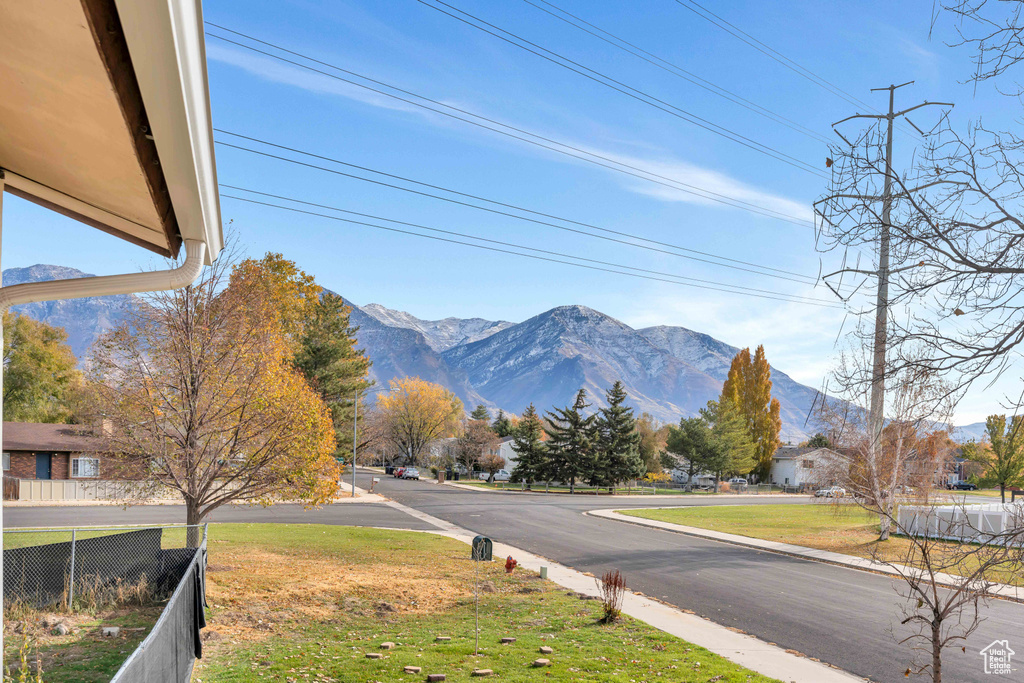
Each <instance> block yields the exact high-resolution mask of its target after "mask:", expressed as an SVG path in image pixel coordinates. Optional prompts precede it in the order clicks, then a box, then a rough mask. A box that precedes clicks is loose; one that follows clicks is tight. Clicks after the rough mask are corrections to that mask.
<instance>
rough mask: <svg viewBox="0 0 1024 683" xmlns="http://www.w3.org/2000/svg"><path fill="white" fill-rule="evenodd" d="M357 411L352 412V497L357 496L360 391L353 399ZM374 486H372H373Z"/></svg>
mask: <svg viewBox="0 0 1024 683" xmlns="http://www.w3.org/2000/svg"><path fill="white" fill-rule="evenodd" d="M352 405H353V406H354V407H355V412H354V413H352V497H353V498H355V497H356V444H357V443H358V436H359V392H358V391H357V392H356V396H355V399H353V401H352ZM371 488H372V487H371Z"/></svg>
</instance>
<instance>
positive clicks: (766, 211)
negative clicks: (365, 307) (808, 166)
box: [206, 22, 812, 227]
mask: <svg viewBox="0 0 1024 683" xmlns="http://www.w3.org/2000/svg"><path fill="white" fill-rule="evenodd" d="M206 23H207V24H208V25H210V26H214V27H215V28H218V29H220V30H223V31H228V32H229V33H233V34H235V35H238V36H241V37H243V38H246V39H248V40H252V41H254V42H257V43H261V44H263V45H267V46H269V47H272V48H274V49H276V50H280V51H282V52H286V53H288V54H292V55H295V56H297V57H301V58H302V59H307V60H309V61H311V62H313V63H316V64H321V65H323V66H326V67H328V68H331V69H335V70H337V71H340V72H342V73H346V74H349V75H351V76H354V77H356V78H361V79H363V80H365V81H369V82H370V83H375V84H377V85H380V86H382V87H385V88H390V89H392V90H395V91H397V92H400V93H404V94H406V95H409V96H410V97H415V98H417V99H421V100H423V101H424V102H430V103H431V104H434V105H437V106H438V107H443V108H445V109H450V110H451V111H457V112H459V113H461V114H465V115H466V116H469V117H472V118H474V119H479V121H486V122H487V123H490V124H493V125H494V126H500V127H501V128H506V129H508V130H500V129H499V128H494V127H493V126H490V125H486V124H483V123H480V122H479V121H472V120H470V119H466V118H463V117H462V116H457V115H455V114H452V113H450V112H448V111H444V110H442V109H437V108H435V107H431V106H427V105H425V104H422V103H420V102H416V101H414V100H410V99H406V98H404V97H400V96H398V95H394V94H392V93H389V92H386V91H384V90H380V89H378V88H373V87H370V86H368V85H364V84H363V83H358V82H356V81H353V80H350V79H348V78H343V77H341V76H338V75H336V74H332V73H328V72H326V71H323V70H321V69H317V68H314V67H311V66H309V65H308V64H302V63H301V62H296V61H294V60H291V59H286V58H284V57H281V56H280V55H276V54H273V53H271V52H267V51H265V50H260V49H258V48H255V47H252V46H251V45H246V44H244V43H240V42H238V41H235V40H231V39H230V38H225V37H224V36H219V35H217V34H215V33H210V32H209V31H208V32H206V35H208V36H210V37H211V38H216V39H218V40H222V41H224V42H226V43H230V44H232V45H236V46H238V47H241V48H244V49H246V50H250V51H252V52H256V53H258V54H261V55H265V56H267V57H271V58H273V59H276V60H278V61H281V62H285V63H287V64H292V65H293V66H297V67H300V68H303V69H306V70H308V71H312V72H314V73H318V74H321V75H323V76H327V77H328V78H333V79H335V80H338V81H341V82H342V83H347V84H349V85H353V86H356V87H358V88H362V89H364V90H368V91H370V92H373V93H376V94H378V95H383V96H385V97H389V98H391V99H394V100H397V101H399V102H403V103H405V104H410V105H412V106H415V107H419V108H421V109H425V110H427V111H430V112H434V113H435V114H440V115H442V116H446V117H448V118H451V119H455V120H457V121H462V122H463V123H468V124H470V125H472V126H476V127H478V128H483V129H485V130H489V131H491V132H494V133H498V134H499V135H504V136H506V137H509V138H513V139H515V140H519V141H521V142H525V143H527V144H531V145H534V146H536V147H540V148H542V149H546V150H549V151H551V152H556V153H558V154H562V155H564V156H568V157H571V158H573V159H578V160H580V161H585V162H587V163H590V164H594V165H596V166H600V167H602V168H606V169H609V170H612V171H616V172H618V173H622V174H624V175H628V176H631V177H634V178H639V179H641V180H646V181H647V182H650V183H655V184H657V185H662V186H664V187H668V188H670V189H673V190H676V191H679V192H684V193H686V194H691V195H693V196H695V197H700V198H702V199H707V200H708V201H712V202H715V203H718V204H722V205H724V206H730V207H732V208H736V209H741V210H743V211H748V212H750V213H754V214H757V215H759V216H765V217H766V218H775V219H777V220H781V221H785V222H787V223H792V224H793V225H799V226H801V227H811V226H812V223H811V222H810V221H807V220H805V219H802V218H798V217H796V216H791V215H789V214H786V213H782V212H781V211H776V210H775V209H770V208H767V207H764V206H760V205H758V204H754V203H752V202H748V201H745V200H742V199H737V198H735V197H731V196H729V195H725V194H722V193H719V192H714V191H712V190H708V189H705V188H702V187H698V186H696V185H691V184H689V183H684V182H682V181H680V180H675V179H673V178H670V177H668V176H664V175H660V174H658V173H655V172H653V171H648V170H646V169H644V168H642V167H638V166H633V165H631V164H627V163H625V162H623V161H619V160H616V159H613V158H611V157H607V156H603V155H601V154H598V153H596V152H591V151H589V150H585V149H583V148H580V147H575V146H573V145H570V144H568V143H565V142H560V141H558V140H554V139H552V138H548V137H545V136H543V135H539V134H537V133H533V132H530V131H528V130H525V129H522V128H517V127H515V126H512V125H510V124H507V123H502V122H500V121H497V120H494V119H490V118H488V117H486V116H481V115H479V114H475V113H473V112H470V111H468V110H465V109H460V108H459V107H456V106H453V105H450V104H445V103H443V102H440V101H437V100H433V99H430V98H429V97H425V96H423V95H419V94H417V93H414V92H412V91H409V90H404V89H402V88H399V87H397V86H394V85H390V84H388V83H384V82H383V81H379V80H376V79H373V78H370V77H369V76H364V75H362V74H358V73H356V72H354V71H350V70H348V69H345V68H342V67H340V66H336V65H333V64H328V63H327V62H322V61H320V60H318V59H315V58H313V57H309V56H307V55H304V54H302V53H299V52H295V51H293V50H289V49H287V48H284V47H281V46H279V45H275V44H274V43H270V42H267V41H265V40H261V39H259V38H255V37H253V36H250V35H248V34H245V33H241V32H240V31H235V30H233V29H229V28H225V27H223V26H220V25H218V24H214V23H212V22H206ZM509 130H511V131H515V132H516V133H521V134H522V135H525V136H529V137H522V135H516V134H515V133H510V132H508V131H509ZM529 138H535V139H529ZM537 140H542V141H543V142H537ZM544 143H550V144H544ZM560 147H561V148H564V149H560ZM566 150H572V151H566ZM574 152H575V153H574ZM597 160H600V161H597ZM620 167H621V168H620ZM626 169H630V170H626ZM634 171H635V172H634ZM648 176H650V177H648Z"/></svg>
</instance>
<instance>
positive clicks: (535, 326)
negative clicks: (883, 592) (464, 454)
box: [3, 265, 818, 442]
mask: <svg viewBox="0 0 1024 683" xmlns="http://www.w3.org/2000/svg"><path fill="white" fill-rule="evenodd" d="M71 277H88V275H87V274H86V273H82V272H81V271H77V270H74V269H72V268H64V267H61V266H48V265H35V266H31V267H29V268H12V269H8V270H5V271H4V272H3V283H4V284H5V285H7V284H17V283H20V282H39V281H43V280H51V279H55V278H71ZM130 303H131V297H130V296H110V297H89V298H84V299H75V300H68V301H51V302H43V303H38V304H27V305H24V306H18V307H15V309H14V310H15V311H17V312H19V313H24V314H26V315H29V316H30V317H32V318H35V319H38V320H42V321H44V322H46V323H48V324H50V325H55V326H59V327H63V328H64V329H65V330H67V333H68V342H69V344H70V345H71V348H72V349H73V350H74V352H75V354H76V355H77V356H78V357H79V358H80V359H83V358H84V357H85V355H86V354H87V352H88V348H89V346H90V345H91V344H92V343H93V342H94V341H95V340H96V338H97V337H98V336H99V335H100V334H102V333H103V332H104V331H106V330H107V329H110V327H112V326H113V325H115V324H117V322H118V321H119V320H120V319H121V318H122V316H123V314H124V312H125V310H126V309H127V307H128V306H129V305H130ZM346 303H347V304H348V305H349V306H351V307H352V316H351V322H352V325H353V326H355V327H358V328H359V331H358V333H357V335H356V336H357V338H358V341H359V345H360V347H361V348H363V349H365V351H366V353H367V355H368V356H369V357H370V359H371V360H372V361H373V367H372V369H371V373H372V375H373V379H375V380H376V381H377V382H378V384H382V385H386V384H387V382H388V381H389V380H391V379H393V378H395V377H406V376H418V377H421V378H423V379H425V380H429V381H431V382H436V383H438V384H442V385H444V386H445V387H447V388H448V389H450V390H451V391H453V392H454V393H455V394H456V395H457V396H458V397H459V398H460V399H462V401H463V403H465V404H466V406H467V408H468V409H471V408H472V407H473V406H476V405H477V404H483V405H485V406H488V407H489V408H491V409H492V411H493V410H496V409H498V408H501V409H504V410H506V411H509V412H513V413H521V412H522V411H523V409H525V408H526V406H528V405H529V404H530V403H533V404H534V405H535V406H536V407H537V409H538V410H539V411H543V410H548V409H550V408H551V407H552V406H564V405H566V404H568V403H569V402H571V401H572V399H573V396H574V394H575V393H576V391H577V390H579V388H580V387H583V388H585V389H586V390H587V393H588V394H589V395H590V400H591V401H592V402H593V404H594V406H595V407H600V406H602V405H603V404H604V403H603V399H604V393H605V391H606V390H607V389H608V388H609V387H610V386H611V385H612V383H613V382H615V381H616V380H621V381H622V382H623V384H625V386H626V390H627V392H628V393H629V396H630V398H629V403H630V405H632V406H633V407H634V408H636V409H637V410H638V411H643V412H648V413H650V414H651V415H653V416H654V417H655V418H656V419H658V420H660V421H662V422H673V423H674V422H677V421H678V420H679V418H680V417H689V416H693V415H696V414H697V413H698V411H699V410H700V409H701V408H702V407H704V406H705V405H706V404H707V402H708V401H709V400H712V399H715V398H717V397H718V395H719V393H720V392H721V388H722V382H723V381H724V380H725V378H726V375H727V374H728V371H729V364H730V362H731V360H732V358H733V356H734V355H735V354H736V353H737V351H739V349H737V348H736V347H734V346H730V345H728V344H726V343H724V342H721V341H719V340H717V339H714V338H713V337H711V336H709V335H706V334H702V333H700V332H695V331H693V330H689V329H686V328H684V327H670V326H658V327H646V328H641V329H634V328H632V327H630V326H628V325H626V324H625V323H623V322H621V321H619V320H616V319H615V318H612V317H611V316H608V315H605V314H604V313H601V312H600V311H596V310H594V309H592V308H587V307H586V306H559V307H558V308H553V309H551V310H549V311H545V312H544V313H541V314H539V315H536V316H534V317H532V318H530V319H529V320H525V321H523V322H521V323H512V322H508V321H491V320H484V319H481V318H445V319H443V320H423V319H420V318H417V317H415V316H413V315H411V314H409V313H406V312H404V311H397V310H393V309H390V308H386V307H384V306H382V305H380V304H368V305H363V306H360V305H357V304H355V303H353V302H351V301H347V300H346ZM772 382H773V390H772V394H773V395H774V396H775V397H776V398H778V399H779V403H780V404H781V406H782V425H783V426H782V438H783V441H787V440H788V441H794V442H796V441H799V440H802V439H804V438H806V432H807V429H808V427H807V425H806V417H807V415H808V413H809V411H810V410H811V407H812V405H813V403H814V401H815V398H816V397H817V396H818V393H817V391H816V390H815V389H812V388H811V387H807V386H804V385H802V384H800V383H798V382H796V381H794V380H793V379H792V378H790V377H789V376H788V375H786V374H785V373H783V372H781V371H780V370H778V369H777V368H772Z"/></svg>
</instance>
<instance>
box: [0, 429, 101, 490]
mask: <svg viewBox="0 0 1024 683" xmlns="http://www.w3.org/2000/svg"><path fill="white" fill-rule="evenodd" d="M99 443H100V440H99V439H98V438H97V437H96V436H93V435H92V434H91V433H90V431H89V430H88V428H85V427H83V426H82V425H67V424H41V423H37V422H5V423H4V425H3V472H4V475H5V476H9V477H14V478H16V479H98V478H101V477H103V476H104V472H103V469H104V468H103V458H102V457H101V456H100V455H99V454H98V453H97V450H98V444H99Z"/></svg>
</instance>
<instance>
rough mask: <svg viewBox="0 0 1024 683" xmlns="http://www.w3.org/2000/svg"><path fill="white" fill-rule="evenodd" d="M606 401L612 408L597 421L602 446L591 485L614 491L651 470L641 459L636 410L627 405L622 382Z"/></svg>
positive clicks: (612, 390) (602, 411) (596, 460)
mask: <svg viewBox="0 0 1024 683" xmlns="http://www.w3.org/2000/svg"><path fill="white" fill-rule="evenodd" d="M606 398H607V401H608V407H607V408H602V409H601V413H600V417H599V418H598V420H597V434H598V442H597V449H596V458H595V467H594V471H593V472H592V473H591V477H590V484H591V485H592V486H608V487H612V486H614V485H615V484H616V483H618V482H620V481H627V480H629V479H637V478H639V477H642V476H644V474H646V472H647V468H646V466H645V464H644V460H643V457H642V456H641V455H640V433H639V432H638V431H637V429H636V418H634V417H633V409H632V408H627V407H626V406H625V405H624V403H625V401H626V398H627V395H626V389H625V387H624V386H623V385H622V382H619V381H616V382H615V384H614V385H613V386H612V388H611V389H609V390H608V393H607V394H606Z"/></svg>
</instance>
